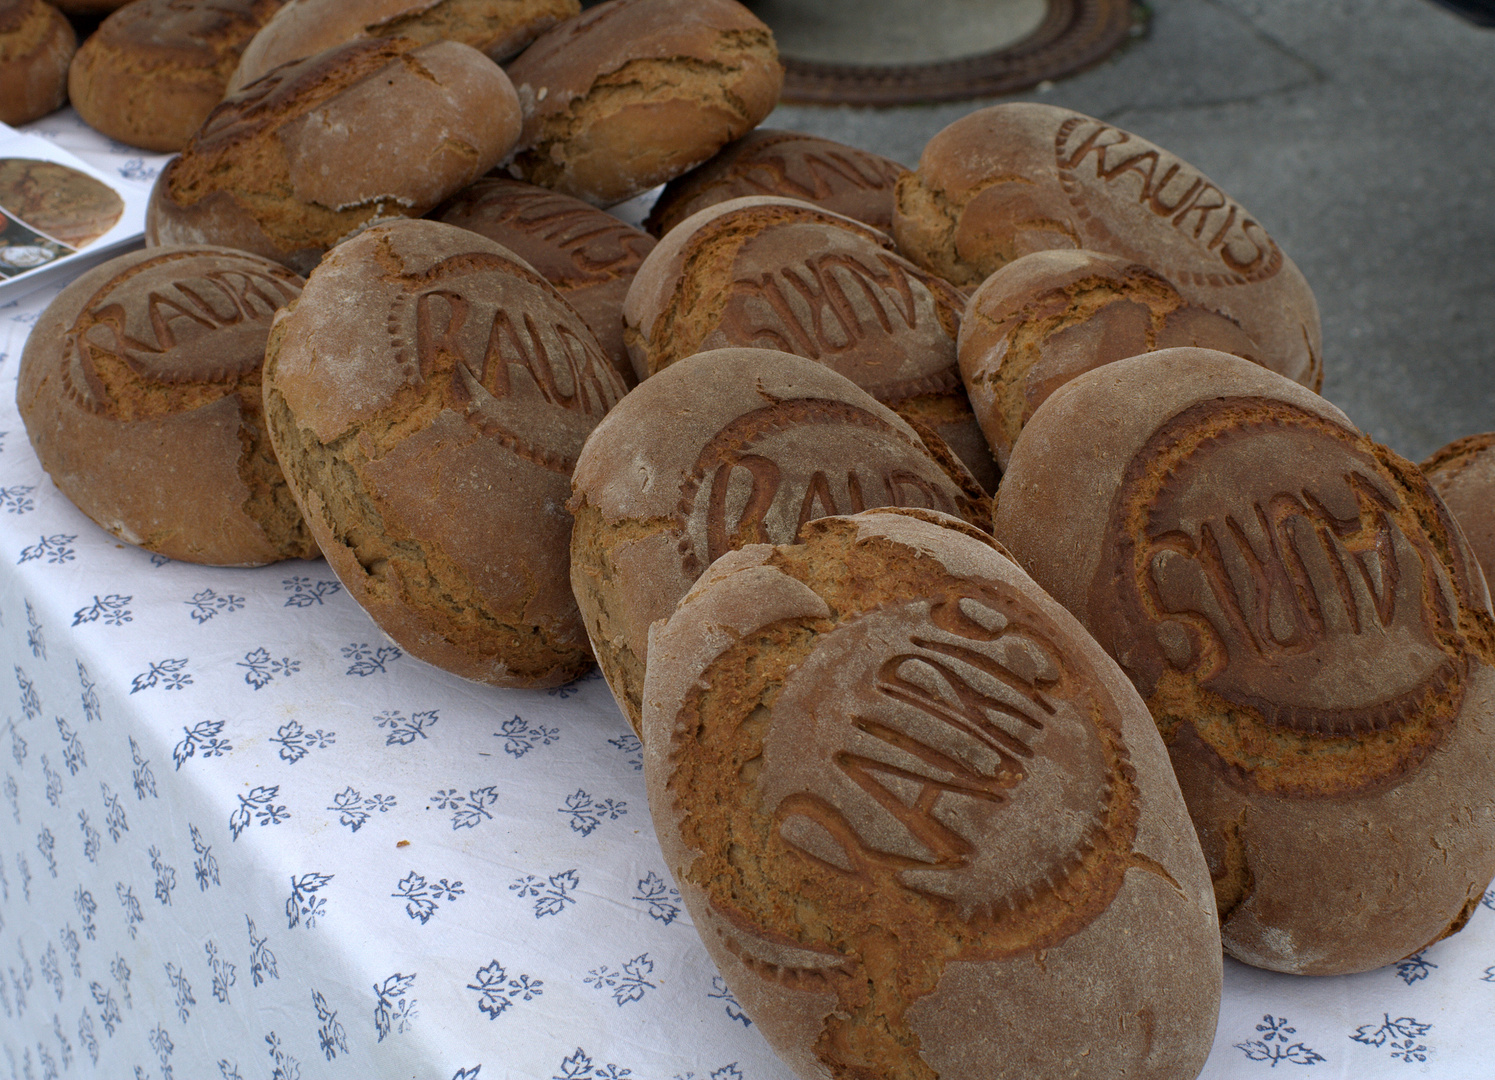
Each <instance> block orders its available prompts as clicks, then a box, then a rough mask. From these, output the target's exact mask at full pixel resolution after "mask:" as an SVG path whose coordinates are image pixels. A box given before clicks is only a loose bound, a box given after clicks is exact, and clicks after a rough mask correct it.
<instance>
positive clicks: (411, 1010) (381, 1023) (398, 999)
mask: <svg viewBox="0 0 1495 1080" xmlns="http://www.w3.org/2000/svg"><path fill="white" fill-rule="evenodd" d="M415 975H416V973H415V972H413V971H412V972H411V973H410V974H409V975H402V974H400V973H399V972H398V971H397V972H395V973H394V974H393V975H391V976H390V977H389V978H387V979H385V980H384V983H383V984H382V985H381V984H379V983H375V984H374V997H375V999H376V1000H375V1004H374V1030H375V1031H376V1032H378V1035H379V1041H380V1042H383V1041H384V1037H385V1036H386V1035H388V1034H389V1033H390V1032H391V1031H398V1032H399V1033H400V1034H401V1035H403V1034H405V1032H406V1031H407V1030H409V1028H410V1025H411V1024H412V1023H413V1022H414V1021H415V1019H416V1017H417V1016H419V1015H420V1014H419V1013H418V1012H416V1009H415V1006H416V1005H417V1002H416V1000H415V999H414V998H413V997H409V996H408V995H409V993H410V988H411V987H412V986H413V985H414V983H415Z"/></svg>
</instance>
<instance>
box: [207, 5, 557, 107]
mask: <svg viewBox="0 0 1495 1080" xmlns="http://www.w3.org/2000/svg"><path fill="white" fill-rule="evenodd" d="M580 10H581V4H580V3H579V0H289V2H288V3H286V5H285V8H284V9H283V10H282V11H281V12H280V13H278V14H277V15H276V16H275V18H274V19H271V20H270V21H269V22H268V23H267V24H266V25H265V27H264V29H263V30H261V31H260V32H259V33H258V34H256V35H255V36H254V40H253V41H252V42H250V43H249V46H248V48H246V49H245V50H244V55H243V57H242V58H241V59H240V60H239V62H238V65H237V67H236V68H234V69H231V71H232V78H231V79H230V80H229V84H228V92H229V93H234V92H235V91H238V90H242V89H243V88H244V87H246V86H248V85H249V84H250V83H252V82H254V81H255V80H256V79H259V78H262V77H264V76H265V75H268V74H269V73H270V72H271V71H273V70H274V69H275V68H277V67H279V66H280V65H281V64H288V63H290V62H291V61H293V60H302V59H304V58H306V57H308V56H311V55H313V54H314V53H319V52H321V51H322V50H323V49H330V48H332V47H334V46H336V45H342V44H345V43H346V42H349V41H364V40H368V39H370V38H395V37H403V38H409V39H411V40H412V41H418V42H420V43H421V44H422V45H429V44H431V43H432V42H436V41H460V42H462V43H463V44H464V45H471V46H472V47H473V48H474V49H477V50H478V51H480V52H482V53H484V54H486V55H487V56H488V57H489V58H490V59H492V60H494V61H499V60H506V59H508V58H509V57H510V56H513V55H514V54H515V53H517V52H519V51H520V50H521V49H523V48H524V47H525V46H526V45H528V44H529V43H530V42H531V41H533V40H534V39H535V38H536V37H538V36H539V35H540V34H541V33H543V32H544V31H545V30H548V29H549V28H550V27H552V26H554V25H555V24H556V23H558V22H560V21H561V20H562V19H569V18H571V17H572V16H573V15H575V14H576V13H577V12H579V11H580Z"/></svg>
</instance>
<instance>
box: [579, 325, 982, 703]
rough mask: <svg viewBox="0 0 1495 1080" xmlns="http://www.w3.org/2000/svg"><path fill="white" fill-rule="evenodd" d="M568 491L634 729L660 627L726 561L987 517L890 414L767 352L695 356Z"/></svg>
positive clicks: (646, 386)
mask: <svg viewBox="0 0 1495 1080" xmlns="http://www.w3.org/2000/svg"><path fill="white" fill-rule="evenodd" d="M571 489H572V492H573V495H572V499H571V509H572V512H573V513H574V514H575V515H576V528H575V531H574V532H573V533H572V537H571V584H572V588H573V590H574V591H575V594H576V599H577V602H578V604H579V605H580V606H581V612H582V617H583V618H584V619H585V621H586V626H587V634H588V636H589V637H590V639H591V642H592V648H593V650H594V652H595V653H596V654H597V659H598V662H599V663H600V664H601V666H602V673H603V675H605V676H606V677H607V681H608V685H609V686H610V687H612V690H613V696H614V697H616V698H617V700H618V704H619V706H620V707H621V708H622V709H623V711H624V713H625V714H626V715H627V716H628V718H629V720H630V722H631V723H632V724H633V725H634V727H635V729H637V727H638V725H639V718H640V712H639V700H640V694H641V693H642V690H643V682H644V668H645V664H646V661H647V655H648V634H649V627H650V626H651V625H652V624H653V623H654V622H656V621H657V620H661V619H666V618H668V617H669V615H670V613H671V612H672V611H674V609H675V604H676V603H677V602H678V601H679V599H680V597H682V596H684V595H685V592H686V590H687V589H689V588H690V586H691V585H692V583H694V582H695V580H696V579H697V578H698V577H699V576H700V575H701V573H702V571H704V570H705V569H706V567H707V566H709V565H710V564H711V563H712V561H713V560H715V559H717V558H719V557H720V556H721V555H722V554H724V553H725V552H727V551H731V550H734V549H736V548H739V547H741V546H742V545H744V544H752V543H789V542H791V541H792V540H793V539H794V536H795V532H796V530H797V529H798V528H799V527H800V526H801V525H802V524H803V523H804V522H806V521H808V520H811V519H813V518H816V517H821V516H824V515H826V514H839V513H851V512H854V511H857V510H862V509H865V508H867V507H872V506H887V505H906V506H922V507H927V508H931V509H935V510H941V511H946V512H949V513H954V514H959V515H961V516H962V517H964V518H965V519H966V520H967V521H971V522H974V523H976V524H979V525H982V526H985V525H986V524H987V523H988V522H989V520H990V517H989V515H990V508H989V505H988V504H987V501H986V500H985V499H984V498H983V497H982V496H981V494H980V491H979V489H978V488H976V485H975V482H974V481H973V480H970V479H969V478H967V479H966V484H965V486H964V488H963V487H962V486H961V485H960V484H959V483H957V482H955V481H953V480H952V479H951V478H950V477H948V476H947V475H945V472H944V470H943V469H942V468H941V467H940V464H939V463H938V462H937V461H935V460H933V459H932V458H931V456H930V452H929V450H928V449H927V448H926V446H925V444H924V443H923V442H922V441H921V439H920V437H919V436H918V435H917V434H916V433H915V432H914V431H913V430H911V429H910V428H909V427H908V425H906V424H905V423H903V422H902V421H901V420H900V419H899V418H898V417H897V416H896V415H895V414H894V413H893V412H892V411H891V410H889V409H887V408H885V407H883V406H881V405H879V404H878V403H877V402H876V401H874V400H873V399H872V398H871V397H870V396H869V395H868V394H867V393H866V392H865V391H862V390H859V389H858V388H857V387H856V386H854V385H853V384H852V383H851V382H850V381H849V380H847V379H846V378H845V377H843V376H841V375H838V374H836V373H835V372H834V371H830V370H828V369H826V368H824V367H822V366H820V365H819V364H816V363H814V362H812V361H809V360H805V359H802V358H801V357H797V356H791V355H788V354H786V353H779V352H772V351H769V350H766V349H720V350H716V351H713V352H705V353H699V354H697V355H695V356H692V357H689V358H688V359H686V360H682V361H681V362H680V363H678V364H675V365H673V366H672V367H669V368H667V369H666V370H664V371H663V372H661V373H660V374H658V375H656V376H654V377H653V378H652V379H648V380H646V381H645V382H643V383H641V384H640V385H639V387H638V388H637V389H636V390H634V391H633V392H632V393H630V394H629V395H628V397H626V398H624V399H623V401H622V403H621V404H620V405H619V406H618V407H617V408H616V409H615V410H613V412H612V413H611V414H609V416H608V417H607V419H606V420H604V421H603V422H602V423H601V424H599V425H598V426H597V429H596V430H595V431H594V432H593V433H592V435H591V437H590V438H588V439H587V443H586V446H585V447H584V448H583V449H582V453H581V456H580V458H579V459H578V460H577V465H576V473H575V475H574V476H573V477H572V480H571Z"/></svg>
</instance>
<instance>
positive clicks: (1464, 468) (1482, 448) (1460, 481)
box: [1422, 431, 1495, 582]
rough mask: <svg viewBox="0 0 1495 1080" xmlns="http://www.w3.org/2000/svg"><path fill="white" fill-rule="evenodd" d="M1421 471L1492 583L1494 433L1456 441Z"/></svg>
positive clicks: (1494, 568)
mask: <svg viewBox="0 0 1495 1080" xmlns="http://www.w3.org/2000/svg"><path fill="white" fill-rule="evenodd" d="M1422 471H1423V472H1424V473H1425V474H1426V475H1427V477H1428V479H1430V480H1431V481H1432V482H1433V487H1434V489H1435V490H1436V491H1437V492H1438V495H1439V496H1440V497H1441V498H1442V499H1443V501H1444V502H1445V503H1446V504H1447V505H1448V509H1449V510H1450V511H1451V512H1452V513H1453V516H1454V517H1455V518H1457V519H1458V522H1459V527H1460V528H1462V529H1463V530H1464V535H1465V537H1466V538H1467V539H1468V541H1469V546H1470V547H1471V548H1472V549H1473V550H1474V556H1475V558H1476V559H1478V560H1479V564H1480V566H1481V567H1482V568H1483V569H1484V573H1485V577H1486V578H1488V579H1489V580H1490V581H1492V582H1495V431H1491V432H1486V433H1484V434H1481V435H1468V436H1465V437H1464V438H1462V439H1456V440H1455V441H1453V442H1451V443H1449V444H1448V445H1447V446H1445V447H1443V448H1442V449H1441V450H1438V451H1436V452H1434V453H1433V455H1432V456H1431V457H1429V458H1428V459H1427V460H1426V461H1424V462H1423V463H1422Z"/></svg>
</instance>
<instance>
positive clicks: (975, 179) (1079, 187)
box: [893, 102, 1323, 390]
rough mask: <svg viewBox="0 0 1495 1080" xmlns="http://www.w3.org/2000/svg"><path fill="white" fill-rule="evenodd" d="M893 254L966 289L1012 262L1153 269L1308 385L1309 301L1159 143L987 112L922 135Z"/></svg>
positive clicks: (1018, 108) (1263, 242)
mask: <svg viewBox="0 0 1495 1080" xmlns="http://www.w3.org/2000/svg"><path fill="white" fill-rule="evenodd" d="M893 235H894V237H895V238H896V239H897V241H898V248H899V250H900V251H902V252H903V253H904V254H905V255H907V256H908V257H909V258H911V259H913V261H914V262H916V263H918V264H919V265H920V266H923V267H925V268H926V269H929V270H931V271H933V272H934V273H936V274H939V275H940V276H941V277H944V278H947V279H948V280H950V281H952V282H954V283H955V284H956V285H959V286H962V287H970V286H974V285H976V284H977V283H979V282H980V281H983V280H984V279H985V278H986V277H987V276H988V275H990V274H991V273H992V272H993V271H995V270H997V269H998V268H999V267H1001V266H1002V265H1003V264H1004V263H1007V262H1010V261H1011V260H1013V259H1015V258H1017V257H1018V256H1020V255H1027V254H1031V253H1032V252H1035V251H1044V250H1048V249H1050V248H1084V249H1086V250H1090V251H1100V252H1106V253H1108V254H1111V255H1119V256H1121V257H1122V258H1124V259H1127V260H1130V261H1131V262H1136V263H1141V264H1142V265H1143V266H1147V267H1150V268H1151V269H1153V270H1155V271H1156V272H1157V273H1159V274H1161V275H1162V276H1163V277H1164V278H1166V279H1167V280H1168V281H1169V282H1170V283H1171V284H1172V285H1173V286H1174V287H1175V288H1177V289H1178V290H1179V292H1180V293H1182V294H1183V296H1184V298H1185V299H1186V300H1188V301H1189V302H1190V303H1194V304H1199V305H1200V306H1202V307H1205V308H1208V309H1209V310H1211V311H1215V312H1219V313H1221V314H1223V315H1225V316H1226V317H1228V318H1230V319H1231V320H1233V321H1234V322H1236V323H1237V324H1238V325H1239V326H1240V327H1241V329H1242V330H1244V331H1245V332H1246V333H1247V334H1248V335H1249V336H1250V337H1251V339H1252V340H1253V341H1255V342H1256V343H1257V345H1258V346H1259V348H1260V349H1261V356H1260V357H1259V359H1260V360H1261V362H1262V363H1264V364H1265V365H1266V366H1268V367H1270V368H1271V369H1272V370H1273V371H1277V372H1280V373H1281V374H1283V375H1286V376H1287V377H1288V378H1290V379H1293V380H1295V381H1297V382H1300V383H1302V384H1303V385H1305V386H1308V387H1310V388H1312V389H1315V390H1316V389H1318V387H1319V386H1320V385H1321V384H1322V382H1323V360H1322V354H1323V344H1322V334H1321V332H1320V328H1319V314H1318V304H1317V302H1316V301H1315V300H1314V298H1313V292H1312V290H1310V289H1309V287H1308V283H1307V282H1306V281H1305V280H1304V279H1303V275H1302V274H1301V273H1300V272H1299V271H1298V268H1297V266H1295V265H1294V264H1293V261H1292V260H1291V259H1289V258H1288V257H1287V255H1286V254H1285V253H1284V252H1283V251H1282V249H1281V248H1280V247H1278V246H1277V243H1276V242H1275V241H1274V240H1273V239H1272V238H1271V237H1270V236H1268V235H1267V233H1266V230H1265V229H1263V228H1262V227H1261V225H1260V224H1259V223H1258V222H1257V221H1256V219H1255V218H1254V217H1252V216H1251V214H1250V213H1249V212H1248V211H1247V210H1246V209H1245V208H1244V207H1242V206H1241V205H1240V204H1239V203H1237V202H1235V201H1234V200H1233V199H1231V198H1230V197H1229V196H1228V195H1226V194H1225V193H1224V192H1223V191H1221V190H1220V188H1219V187H1218V186H1216V185H1215V184H1214V183H1213V182H1212V181H1211V180H1209V179H1208V178H1207V177H1205V176H1204V174H1202V173H1201V172H1199V171H1198V170H1197V169H1195V168H1194V167H1193V166H1191V165H1189V164H1188V163H1187V162H1184V161H1182V160H1180V159H1178V158H1177V157H1174V156H1173V155H1172V154H1170V153H1168V152H1167V151H1166V150H1164V149H1162V148H1161V147H1158V146H1155V145H1153V144H1152V143H1150V142H1148V141H1147V140H1145V139H1141V138H1138V137H1137V136H1136V135H1133V134H1131V133H1130V132H1126V131H1122V130H1121V129H1120V128H1116V127H1113V126H1111V125H1110V124H1107V123H1105V122H1104V121H1101V120H1096V119H1093V118H1091V117H1088V116H1084V115H1082V114H1081V113H1077V112H1072V111H1070V110H1068V109H1061V108H1057V107H1055V106H1050V105H1040V104H1037V103H1034V102H1020V103H1012V104H1005V105H992V106H989V107H987V108H984V109H978V110H976V111H975V112H973V113H970V114H969V115H967V116H965V117H962V118H961V119H959V120H957V121H956V122H955V123H953V124H951V125H949V126H948V127H946V128H945V129H944V130H942V131H940V132H939V133H938V134H936V135H935V137H934V138H932V139H930V140H929V142H928V144H927V145H926V146H925V147H924V152H923V154H922V155H921V156H920V158H919V167H918V169H917V170H916V171H915V172H913V173H910V174H909V175H907V176H905V177H904V178H903V179H902V180H900V181H899V182H898V202H897V206H896V208H895V210H894V215H893Z"/></svg>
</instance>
